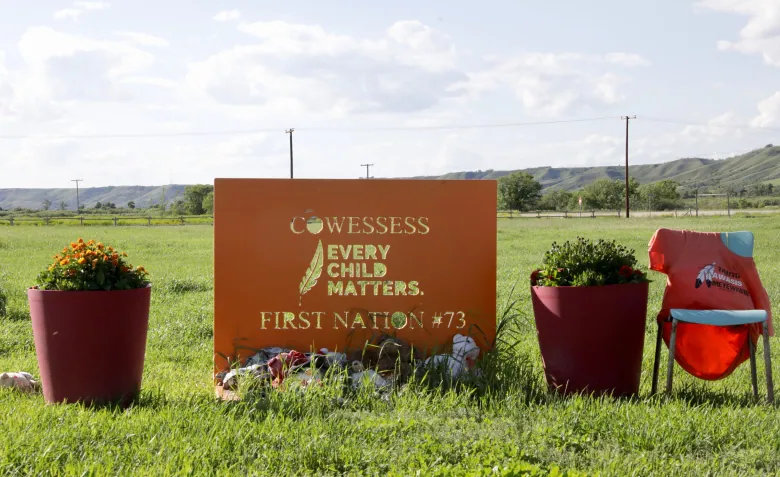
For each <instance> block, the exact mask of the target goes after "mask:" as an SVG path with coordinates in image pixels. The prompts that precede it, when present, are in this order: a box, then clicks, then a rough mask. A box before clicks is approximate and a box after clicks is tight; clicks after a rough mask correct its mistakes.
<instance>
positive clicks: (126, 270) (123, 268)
mask: <svg viewBox="0 0 780 477" xmlns="http://www.w3.org/2000/svg"><path fill="white" fill-rule="evenodd" d="M128 271H130V269H129V268H127V267H126V266H124V265H122V273H127V272H128Z"/></svg>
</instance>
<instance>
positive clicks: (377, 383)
mask: <svg viewBox="0 0 780 477" xmlns="http://www.w3.org/2000/svg"><path fill="white" fill-rule="evenodd" d="M352 372H353V373H352V388H353V389H357V388H359V387H361V386H366V385H368V384H369V383H371V384H373V385H374V387H375V388H380V389H381V388H386V387H388V386H389V385H390V382H389V381H387V380H386V379H385V378H383V377H382V376H381V375H380V374H379V373H377V372H376V371H374V370H373V369H369V370H367V371H366V370H365V369H364V368H363V363H361V362H360V361H357V360H356V361H353V362H352Z"/></svg>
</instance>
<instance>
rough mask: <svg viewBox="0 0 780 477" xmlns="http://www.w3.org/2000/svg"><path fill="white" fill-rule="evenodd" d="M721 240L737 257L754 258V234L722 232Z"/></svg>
mask: <svg viewBox="0 0 780 477" xmlns="http://www.w3.org/2000/svg"><path fill="white" fill-rule="evenodd" d="M720 239H721V240H722V241H723V243H724V244H725V245H726V247H728V249H729V250H731V251H732V252H734V253H736V254H737V255H739V256H741V257H753V241H754V237H753V232H745V231H742V232H721V234H720Z"/></svg>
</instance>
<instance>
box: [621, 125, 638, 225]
mask: <svg viewBox="0 0 780 477" xmlns="http://www.w3.org/2000/svg"><path fill="white" fill-rule="evenodd" d="M620 119H625V120H626V218H629V216H630V214H631V212H629V208H630V207H629V203H628V120H629V119H636V116H621V117H620Z"/></svg>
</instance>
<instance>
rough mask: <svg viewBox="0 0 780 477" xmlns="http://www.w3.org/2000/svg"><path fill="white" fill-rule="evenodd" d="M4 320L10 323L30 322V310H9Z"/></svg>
mask: <svg viewBox="0 0 780 477" xmlns="http://www.w3.org/2000/svg"><path fill="white" fill-rule="evenodd" d="M2 319H5V320H8V321H30V312H29V310H20V309H18V308H9V309H8V310H7V311H6V314H5V316H3V317H2Z"/></svg>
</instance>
